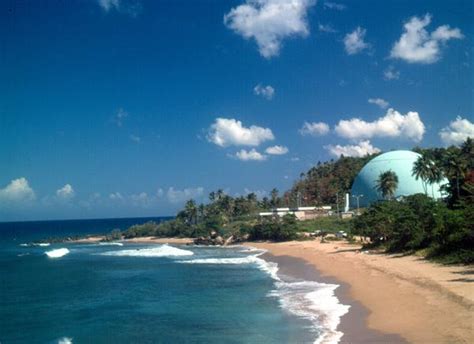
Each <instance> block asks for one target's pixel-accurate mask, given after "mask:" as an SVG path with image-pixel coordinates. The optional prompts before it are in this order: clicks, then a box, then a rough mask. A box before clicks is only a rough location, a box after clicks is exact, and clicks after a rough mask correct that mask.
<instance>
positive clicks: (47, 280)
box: [0, 224, 345, 344]
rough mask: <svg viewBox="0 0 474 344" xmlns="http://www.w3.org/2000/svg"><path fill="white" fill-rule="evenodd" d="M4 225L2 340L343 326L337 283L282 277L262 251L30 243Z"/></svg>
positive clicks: (202, 337)
mask: <svg viewBox="0 0 474 344" xmlns="http://www.w3.org/2000/svg"><path fill="white" fill-rule="evenodd" d="M2 226H3V227H0V231H1V230H2V229H4V228H5V226H6V224H2ZM38 230H40V229H38ZM10 232H11V231H10ZM0 233H1V232H0ZM3 233H4V235H3V240H1V241H0V271H1V283H0V342H1V343H2V344H3V343H70V342H72V343H312V342H315V341H317V340H318V338H319V339H321V338H323V336H324V335H327V334H333V335H334V334H335V333H337V331H334V330H335V328H333V327H334V326H333V325H334V321H336V322H337V321H338V318H337V316H336V318H337V319H335V318H334V315H335V312H334V310H336V311H337V310H339V311H341V309H340V307H341V306H342V305H340V304H338V302H337V299H335V297H334V296H333V293H332V291H333V289H334V288H335V287H333V286H331V285H324V284H318V283H316V282H308V281H292V282H287V281H283V280H281V279H280V278H279V277H278V276H277V274H276V271H277V267H276V266H275V265H274V264H271V263H267V262H265V261H264V260H262V259H261V258H260V257H259V255H260V254H261V253H262V252H260V251H256V250H253V249H249V248H246V247H231V248H204V247H195V246H172V245H139V244H128V243H125V244H116V245H99V244H51V245H49V246H32V245H28V246H27V245H25V244H28V243H29V242H28V240H21V239H22V237H21V236H20V235H16V236H11V235H9V236H7V235H6V234H5V233H7V232H6V231H5V232H3ZM10 234H11V233H10ZM17 234H18V233H17ZM37 234H39V233H38V232H35V235H37ZM23 235H24V236H25V238H24V239H28V238H27V237H26V236H27V235H26V234H25V233H23ZM30 237H31V235H30ZM13 238H14V240H13ZM22 244H23V245H22ZM312 294H313V295H312ZM311 296H313V297H311ZM318 298H319V299H320V300H319V301H318ZM318 302H319V303H318ZM318 305H320V306H321V307H319V306H318ZM344 307H345V306H344ZM325 309H326V310H325ZM336 313H337V312H336ZM331 324H332V325H331ZM336 337H337V336H336Z"/></svg>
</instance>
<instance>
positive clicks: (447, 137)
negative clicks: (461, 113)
mask: <svg viewBox="0 0 474 344" xmlns="http://www.w3.org/2000/svg"><path fill="white" fill-rule="evenodd" d="M439 136H440V137H441V140H442V141H443V142H444V143H445V144H446V145H460V144H461V143H463V142H464V141H466V139H467V138H468V137H470V138H474V123H472V122H470V121H469V120H467V119H463V118H462V117H457V118H456V120H454V121H451V122H450V123H449V125H448V126H447V127H445V128H443V129H441V131H440V132H439Z"/></svg>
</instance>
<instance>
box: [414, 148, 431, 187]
mask: <svg viewBox="0 0 474 344" xmlns="http://www.w3.org/2000/svg"><path fill="white" fill-rule="evenodd" d="M433 165H434V163H433V161H432V160H431V159H430V158H429V157H428V156H427V155H425V154H423V155H421V156H420V157H419V158H418V159H417V160H416V161H415V163H414V164H413V169H412V175H413V176H415V178H416V180H418V179H421V181H422V182H423V189H424V190H425V194H428V182H429V180H430V179H432V173H433V168H432V166H433Z"/></svg>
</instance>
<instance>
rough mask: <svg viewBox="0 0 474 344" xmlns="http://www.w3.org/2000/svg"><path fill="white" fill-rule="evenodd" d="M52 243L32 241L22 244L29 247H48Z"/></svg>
mask: <svg viewBox="0 0 474 344" xmlns="http://www.w3.org/2000/svg"><path fill="white" fill-rule="evenodd" d="M50 245H51V244H50V243H49V242H39V243H36V242H34V243H31V244H20V246H21V247H29V246H40V247H47V246H50Z"/></svg>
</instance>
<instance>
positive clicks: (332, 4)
mask: <svg viewBox="0 0 474 344" xmlns="http://www.w3.org/2000/svg"><path fill="white" fill-rule="evenodd" d="M324 8H328V9H330V10H337V11H344V10H345V9H347V6H346V5H344V4H338V3H337V2H330V1H325V2H324Z"/></svg>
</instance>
